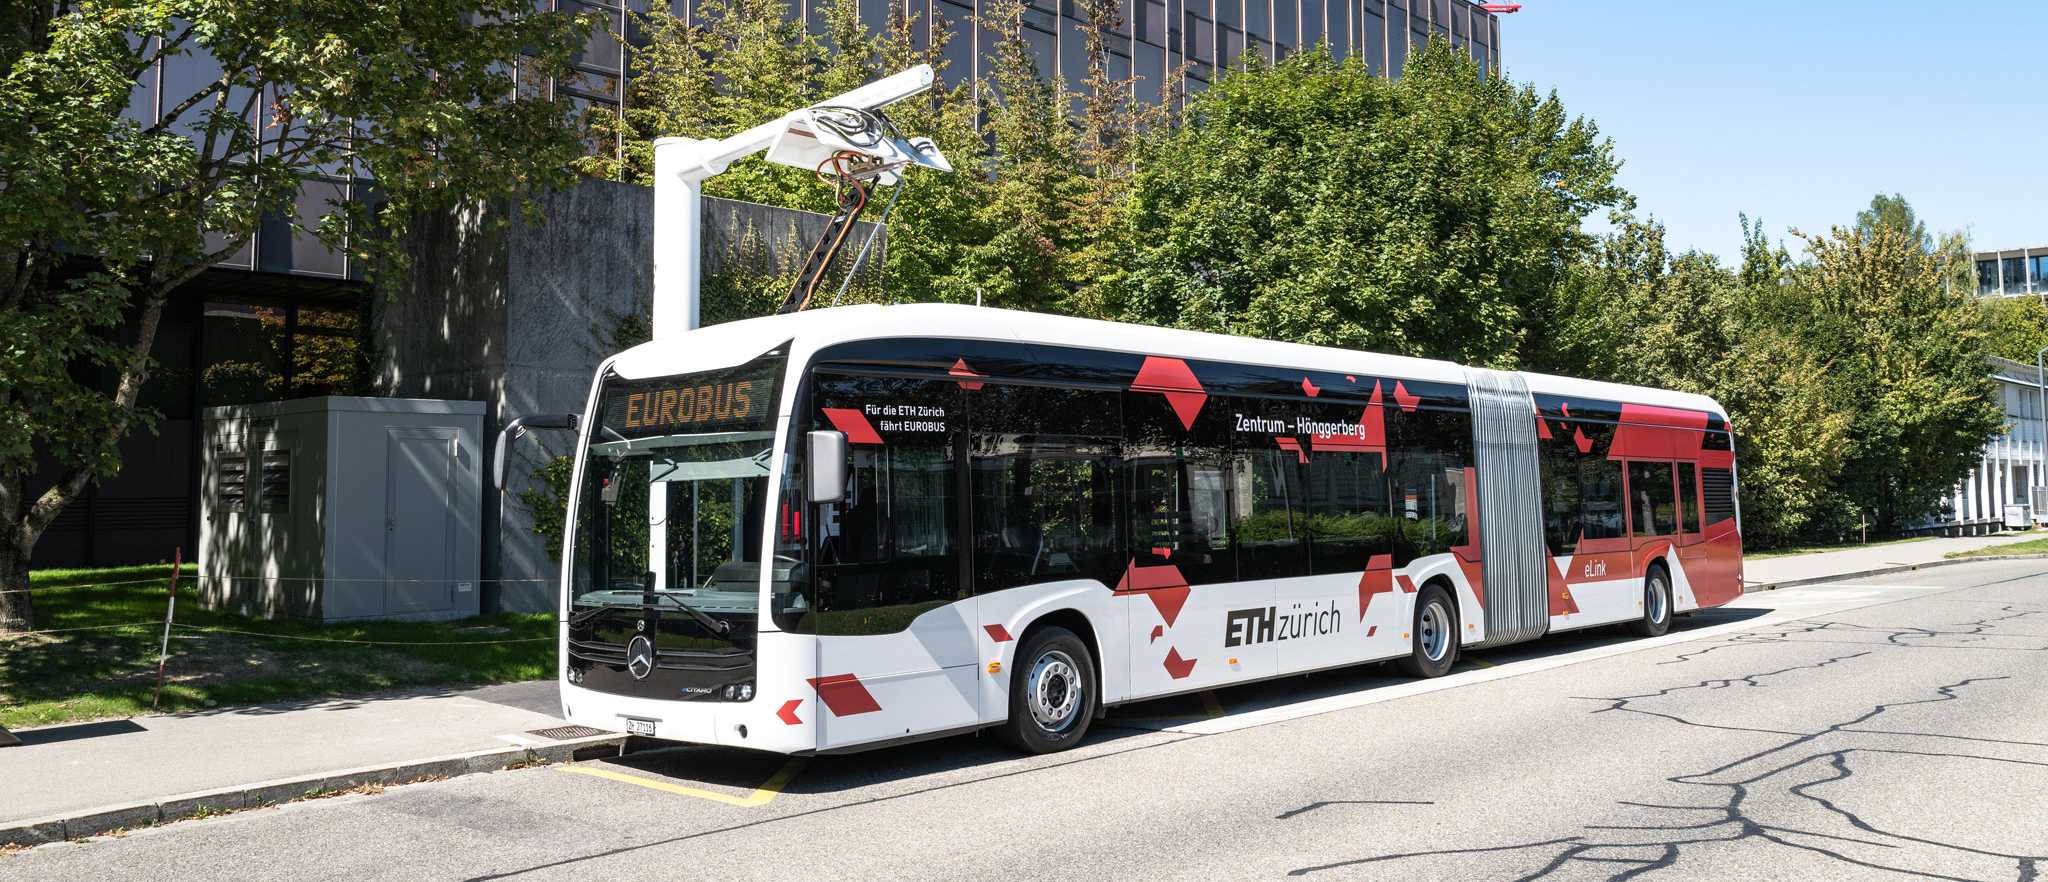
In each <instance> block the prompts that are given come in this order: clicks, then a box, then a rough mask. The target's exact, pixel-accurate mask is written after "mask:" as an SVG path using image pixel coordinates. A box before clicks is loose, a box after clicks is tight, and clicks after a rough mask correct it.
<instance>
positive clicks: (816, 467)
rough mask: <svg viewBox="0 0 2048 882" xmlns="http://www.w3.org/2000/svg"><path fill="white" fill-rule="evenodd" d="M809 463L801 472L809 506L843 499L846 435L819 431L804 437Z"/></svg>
mask: <svg viewBox="0 0 2048 882" xmlns="http://www.w3.org/2000/svg"><path fill="white" fill-rule="evenodd" d="M804 441H805V449H806V452H807V453H808V454H809V461H808V462H806V463H805V464H804V465H805V468H804V477H805V480H804V491H805V492H804V495H805V496H807V497H809V498H810V501H812V502H838V501H839V500H841V499H845V498H846V433H845V432H834V431H830V430H820V431H816V432H812V433H810V434H808V435H805V436H804Z"/></svg>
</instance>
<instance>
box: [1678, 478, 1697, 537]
mask: <svg viewBox="0 0 2048 882" xmlns="http://www.w3.org/2000/svg"><path fill="white" fill-rule="evenodd" d="M1697 477H1698V475H1697V471H1696V469H1695V467H1694V466H1693V464H1692V463H1689V462H1681V463H1679V464H1678V531H1679V532H1681V533H1691V534H1695V536H1696V535H1697V534H1698V533H1699V531H1700V488H1699V482H1698V480H1697Z"/></svg>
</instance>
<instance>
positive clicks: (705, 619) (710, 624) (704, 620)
mask: <svg viewBox="0 0 2048 882" xmlns="http://www.w3.org/2000/svg"><path fill="white" fill-rule="evenodd" d="M650 596H653V597H656V598H659V599H661V600H666V601H668V602H670V603H673V604H675V605H676V608H677V609H680V610H682V611H683V612H686V613H689V614H690V618H693V619H696V620H697V624H700V625H703V626H704V627H706V628H710V629H711V632H712V633H714V634H717V635H719V636H721V637H723V636H725V635H727V634H730V633H732V623H731V622H727V621H721V620H719V619H714V618H712V617H710V616H707V615H705V614H703V613H702V612H699V611H698V610H697V608H696V607H694V606H691V605H689V604H687V603H684V602H683V599H682V598H680V597H677V596H675V595H673V594H661V593H651V594H650Z"/></svg>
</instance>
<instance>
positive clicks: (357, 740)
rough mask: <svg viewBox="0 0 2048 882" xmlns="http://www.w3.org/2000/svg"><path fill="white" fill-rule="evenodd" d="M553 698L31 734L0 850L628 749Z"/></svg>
mask: <svg viewBox="0 0 2048 882" xmlns="http://www.w3.org/2000/svg"><path fill="white" fill-rule="evenodd" d="M2040 535H2043V534H2041V533H2021V534H2001V535H1993V536H1975V537H1967V538H1959V539H1928V540H1925V541H1920V542H1906V543H1897V544H1891V545H1877V546H1871V547H1866V548H1851V549H1845V550H1841V551H1825V552H1816V553H1813V554H1804V555H1797V556H1792V557H1779V558H1768V559H1765V560H1757V561H1750V562H1747V563H1746V565H1745V571H1746V576H1747V580H1748V584H1749V587H1750V589H1751V590H1760V589H1763V588H1767V587H1771V586H1775V585H1786V584H1793V583H1801V582H1810V581H1820V580H1826V579H1829V578H1838V579H1839V578H1853V577H1857V576H1861V575H1866V574H1869V573H1870V572H1872V571H1874V570H1883V569H1892V568H1903V567H1912V566H1920V565H1926V564H1931V563H1936V562H1939V561H1941V560H1943V559H1944V555H1947V554H1949V553H1950V552H1955V551H1968V550H1972V549H1977V548H1983V547H1986V546H1990V545H2001V544H2005V543H2009V542H2017V541H2022V540H2025V539H2030V538H2036V537H2038V536H2040ZM2043 566H2044V567H2048V563H2044V565H2043ZM555 695H556V693H555V684H554V682H553V681H541V682H533V683H513V684H507V685H501V686H489V687H485V688H482V689H469V690H443V691H411V692H402V693H391V694H384V695H373V696H366V697H360V698H353V699H339V700H331V701H317V702H302V703H291V704H277V705H261V706H256V707H237V708H221V709H219V710H212V711H205V712H195V713H182V714H170V715H164V716H153V717H137V718H135V719H132V720H109V721H103V722H97V723H72V724H66V725H60V726H49V727H45V728H41V729H25V730H21V731H18V732H16V733H15V734H16V735H19V736H20V737H21V740H22V742H23V744H22V746H20V747H10V748H5V749H0V846H6V845H13V844H23V845H27V844H35V843H40V842H51V841H58V840H63V839H76V838H81V837H85V836H91V835H94V834H97V833H103V832H106V831H108V830H113V829H119V828H124V827H139V826H147V825H149V824H153V823H159V822H164V821H173V820H177V819H179V818H184V817H190V816H193V815H200V814H209V813H213V812H217V811H232V810H236V809H242V808H255V807H260V806H264V805H269V804H273V803H277V802H283V801H288V800H291V799H297V798H300V797H303V796H306V795H308V794H309V793H318V792H326V791H335V790H345V789H349V788H351V787H356V786H361V785H363V784H395V783H401V782H405V781H414V780H419V779H422V778H429V777H438V776H452V775H461V774H467V773H470V772H482V771H494V770H497V769H502V768H506V767H507V766H513V765H519V764H523V763H527V762H531V761H533V760H535V759H544V760H547V761H551V762H553V761H562V760H567V759H571V758H574V757H583V756H592V755H599V754H602V753H616V752H617V751H618V750H619V747H620V745H621V744H623V743H624V737H623V736H621V735H619V734H617V733H595V732H594V731H593V730H585V731H583V732H570V731H552V732H549V731H544V730H550V729H557V730H559V729H560V728H561V727H563V726H564V723H563V722H562V721H561V720H559V719H557V718H556V717H555V714H556V713H557V712H558V711H557V708H556V704H555V701H556V699H555ZM577 736H582V737H577Z"/></svg>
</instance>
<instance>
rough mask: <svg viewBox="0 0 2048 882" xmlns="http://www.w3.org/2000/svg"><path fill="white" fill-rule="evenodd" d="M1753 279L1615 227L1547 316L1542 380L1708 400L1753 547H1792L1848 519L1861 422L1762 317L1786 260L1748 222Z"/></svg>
mask: <svg viewBox="0 0 2048 882" xmlns="http://www.w3.org/2000/svg"><path fill="white" fill-rule="evenodd" d="M1743 224H1744V236H1745V242H1746V247H1745V249H1744V269H1743V271H1742V272H1740V273H1736V272H1731V271H1729V270H1727V269H1724V268H1722V267H1721V265H1720V263H1719V261H1717V260H1716V259H1714V257H1713V256H1712V255H1709V254H1703V253H1700V252H1697V251H1688V252H1685V253H1682V254H1676V255H1674V254H1671V253H1669V252H1668V251H1667V250H1666V247H1665V242H1664V228H1663V226H1662V225H1661V224H1658V223H1657V222H1656V221H1654V220H1644V219H1638V218H1636V217H1634V216H1632V215H1630V214H1628V213H1626V212H1617V213H1616V214H1615V215H1614V217H1613V227H1614V229H1613V231H1612V232H1611V233H1609V234H1608V235H1607V236H1605V237H1604V238H1603V240H1602V243H1601V248H1600V250H1599V252H1598V254H1597V255H1595V256H1593V257H1591V258H1589V259H1588V260H1586V261H1583V262H1581V263H1579V264H1577V265H1575V266H1574V268H1573V271H1572V274H1571V278H1570V279H1569V281H1568V282H1567V283H1566V284H1564V285H1561V286H1560V287H1559V289H1558V291H1557V293H1556V295H1555V299H1554V301H1553V302H1552V303H1551V304H1550V305H1548V306H1547V307H1545V309H1544V310H1543V313H1544V315H1545V316H1546V319H1545V322H1546V324H1545V332H1544V333H1543V334H1541V335H1539V336H1538V339H1537V340H1535V341H1534V342H1535V343H1536V346H1535V347H1534V350H1535V351H1533V352H1532V354H1531V362H1532V363H1533V364H1534V365H1536V366H1537V367H1539V368H1540V369H1544V370H1549V371H1555V372H1559V373H1566V374H1572V375H1577V376H1590V377H1594V378H1597V379H1603V380H1611V381H1615V382H1621V383H1634V384H1637V385H1644V386H1656V387H1662V388H1668V389H1679V390H1683V391H1687V392H1698V393H1700V394H1703V395H1707V396H1710V397H1712V398H1714V399H1715V400H1716V401H1719V402H1720V403H1721V406H1722V407H1724V408H1726V409H1727V414H1728V418H1729V423H1730V425H1731V426H1732V427H1733V428H1734V430H1735V442H1736V454H1737V457H1738V460H1739V461H1740V462H1741V465H1742V477H1743V480H1742V482H1741V489H1742V519H1743V533H1744V540H1745V542H1747V543H1749V544H1751V545H1752V546H1755V547H1769V546H1772V545H1782V544H1786V543H1788V542H1790V541H1792V540H1794V539H1796V538H1799V537H1801V536H1803V535H1806V534H1808V533H1809V532H1811V531H1812V530H1814V529H1816V525H1818V524H1823V523H1829V522H1832V521H1836V520H1839V519H1840V511H1841V505H1840V500H1839V497H1837V496H1835V495H1834V492H1833V484H1834V481H1835V479H1836V478H1837V476H1838V475H1839V474H1840V473H1841V469H1842V465H1843V462H1844V459H1845V456H1846V451H1845V448H1846V445H1847V441H1848V434H1849V428H1850V417H1849V415H1848V414H1846V413H1844V412H1843V410H1842V408H1841V407H1840V406H1838V404H1837V402H1836V400H1835V397H1834V396H1835V390H1834V389H1833V387H1832V386H1831V385H1830V384H1829V382H1828V375H1827V369H1826V365H1824V364H1822V363H1820V362H1819V361H1817V360H1816V358H1815V356H1814V355H1813V354H1812V353H1810V352H1808V351H1806V350H1805V349H1804V348H1803V347H1802V344H1801V341H1800V340H1798V339H1797V338H1795V337H1794V336H1792V335H1791V334H1789V333H1788V332H1787V331H1786V330H1784V329H1782V328H1780V327H1778V326H1777V325H1775V324H1774V323H1773V321H1774V317H1775V315H1776V313H1775V311H1774V310H1771V309H1767V308H1766V309H1760V308H1758V304H1759V303H1760V302H1765V301H1768V300H1769V298H1771V297H1773V296H1774V292H1775V291H1776V290H1777V288H1778V286H1779V283H1780V279H1781V278H1782V273H1783V270H1784V267H1785V266H1786V265H1788V264H1789V258H1785V257H1784V256H1783V252H1782V249H1773V248H1772V247H1771V246H1770V245H1769V243H1768V242H1766V241H1765V240H1764V238H1763V234H1762V230H1761V227H1760V226H1759V227H1758V228H1756V229H1755V230H1754V231H1752V230H1751V228H1750V227H1749V223H1748V220H1747V219H1744V221H1743Z"/></svg>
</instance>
